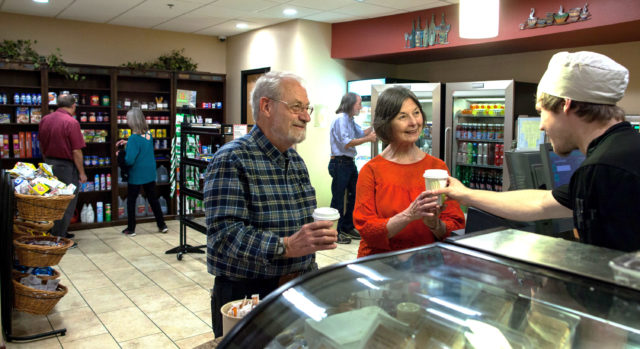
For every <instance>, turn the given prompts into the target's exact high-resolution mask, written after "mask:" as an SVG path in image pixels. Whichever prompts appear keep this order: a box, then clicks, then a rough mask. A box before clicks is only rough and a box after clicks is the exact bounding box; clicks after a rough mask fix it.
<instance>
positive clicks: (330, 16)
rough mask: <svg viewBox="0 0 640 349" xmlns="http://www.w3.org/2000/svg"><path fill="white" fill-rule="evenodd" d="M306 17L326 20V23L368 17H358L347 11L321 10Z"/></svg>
mask: <svg viewBox="0 0 640 349" xmlns="http://www.w3.org/2000/svg"><path fill="white" fill-rule="evenodd" d="M304 19H308V20H310V21H316V22H325V23H338V22H347V21H357V20H359V19H366V17H358V16H353V15H349V14H346V13H337V12H330V11H325V12H319V13H317V14H314V15H311V16H307V17H304Z"/></svg>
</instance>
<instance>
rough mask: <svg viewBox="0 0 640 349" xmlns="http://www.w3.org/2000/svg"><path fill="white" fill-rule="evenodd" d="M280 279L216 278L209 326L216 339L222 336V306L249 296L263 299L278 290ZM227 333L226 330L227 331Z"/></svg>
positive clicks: (249, 297)
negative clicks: (210, 325)
mask: <svg viewBox="0 0 640 349" xmlns="http://www.w3.org/2000/svg"><path fill="white" fill-rule="evenodd" d="M279 279H280V278H271V279H251V280H249V279H243V280H231V279H229V278H227V277H224V276H216V278H215V280H214V282H213V294H212V295H211V324H212V325H213V333H214V334H215V336H216V337H220V336H222V313H220V308H222V306H223V305H225V304H227V303H229V302H231V301H235V300H238V299H244V297H245V296H246V297H247V299H251V295H253V294H256V293H257V294H259V295H260V299H261V300H262V299H264V298H265V297H266V296H267V295H268V294H269V293H271V292H273V291H275V290H276V289H277V288H278V282H279ZM227 331H228V329H227Z"/></svg>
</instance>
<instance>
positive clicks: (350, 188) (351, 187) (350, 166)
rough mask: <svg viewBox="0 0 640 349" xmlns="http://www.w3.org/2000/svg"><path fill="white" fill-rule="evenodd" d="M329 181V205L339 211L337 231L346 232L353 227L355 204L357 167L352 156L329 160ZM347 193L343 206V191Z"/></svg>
mask: <svg viewBox="0 0 640 349" xmlns="http://www.w3.org/2000/svg"><path fill="white" fill-rule="evenodd" d="M329 174H330V175H331V177H333V181H332V182H331V207H333V208H335V209H336V210H338V212H340V220H339V221H338V231H341V232H345V233H346V232H348V231H350V230H351V229H353V207H354V206H355V204H356V184H357V182H358V169H357V168H356V164H355V162H354V161H353V158H350V157H347V156H336V157H335V158H333V159H331V160H330V161H329ZM345 191H346V193H347V207H346V208H345V207H344V193H345Z"/></svg>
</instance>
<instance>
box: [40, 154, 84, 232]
mask: <svg viewBox="0 0 640 349" xmlns="http://www.w3.org/2000/svg"><path fill="white" fill-rule="evenodd" d="M45 162H46V163H47V164H49V165H51V166H52V167H53V175H54V176H56V177H58V180H59V181H60V182H63V183H65V184H73V185H75V186H76V191H75V194H76V196H75V197H74V198H73V200H71V202H69V206H67V210H66V211H64V216H63V217H62V219H60V220H57V221H55V222H54V223H53V228H52V229H51V234H53V235H55V236H65V235H67V229H68V228H69V222H70V221H71V217H72V216H73V212H74V211H75V210H76V203H77V202H78V191H79V189H80V188H79V186H80V177H79V174H78V169H77V168H76V165H75V164H74V163H73V161H71V160H64V159H54V158H47V159H46V161H45Z"/></svg>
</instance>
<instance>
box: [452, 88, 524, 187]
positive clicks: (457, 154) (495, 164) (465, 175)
mask: <svg viewBox="0 0 640 349" xmlns="http://www.w3.org/2000/svg"><path fill="white" fill-rule="evenodd" d="M512 96H513V81H512V80H506V81H486V82H470V83H451V84H447V86H446V100H447V102H446V119H447V121H446V123H447V128H446V129H445V161H446V163H447V165H448V166H449V170H450V171H451V174H452V176H454V177H456V178H458V179H459V180H460V181H461V182H462V183H463V184H464V185H466V186H467V187H470V188H472V189H483V190H493V191H502V190H503V189H502V188H506V185H508V183H507V184H505V183H504V182H505V179H506V178H508V177H507V176H506V173H505V172H506V171H505V166H503V163H504V150H505V148H506V149H509V148H510V146H511V139H512V137H511V136H510V135H511V134H512V132H513V131H512V128H513V127H512V126H513V102H512V101H513V97H512Z"/></svg>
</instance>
